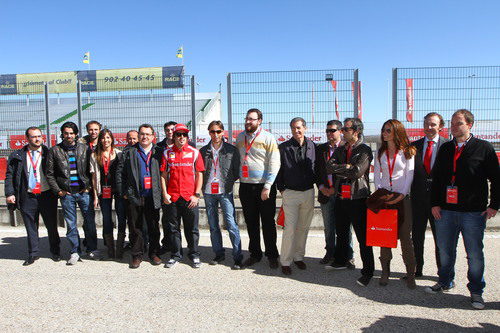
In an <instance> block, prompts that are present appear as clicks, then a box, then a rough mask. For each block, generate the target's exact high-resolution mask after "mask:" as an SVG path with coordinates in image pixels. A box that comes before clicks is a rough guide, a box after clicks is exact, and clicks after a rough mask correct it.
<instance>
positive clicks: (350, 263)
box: [345, 259, 356, 270]
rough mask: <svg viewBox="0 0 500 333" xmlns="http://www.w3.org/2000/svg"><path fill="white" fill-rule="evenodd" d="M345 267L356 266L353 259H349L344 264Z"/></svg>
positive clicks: (351, 267)
mask: <svg viewBox="0 0 500 333" xmlns="http://www.w3.org/2000/svg"><path fill="white" fill-rule="evenodd" d="M345 268H347V269H351V270H352V269H355V268H356V265H354V259H351V260H349V261H348V262H347V264H346V265H345Z"/></svg>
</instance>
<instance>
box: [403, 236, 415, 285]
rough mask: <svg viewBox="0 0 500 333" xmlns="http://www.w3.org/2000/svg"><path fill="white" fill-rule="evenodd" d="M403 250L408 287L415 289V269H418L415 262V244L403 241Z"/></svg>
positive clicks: (408, 240) (407, 240)
mask: <svg viewBox="0 0 500 333" xmlns="http://www.w3.org/2000/svg"><path fill="white" fill-rule="evenodd" d="M401 250H402V252H403V261H404V263H405V266H406V279H405V281H406V286H407V287H408V288H409V289H415V288H416V287H417V284H416V283H415V269H416V267H417V264H416V261H415V253H414V252H413V243H412V242H411V240H410V239H406V238H405V239H401Z"/></svg>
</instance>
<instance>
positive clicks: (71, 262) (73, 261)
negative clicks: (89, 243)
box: [66, 252, 80, 266]
mask: <svg viewBox="0 0 500 333" xmlns="http://www.w3.org/2000/svg"><path fill="white" fill-rule="evenodd" d="M78 261H80V256H79V255H78V253H76V252H75V253H71V257H69V260H68V261H67V262H66V265H68V266H73V265H76V263H77V262H78Z"/></svg>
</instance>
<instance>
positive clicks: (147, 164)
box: [139, 148, 153, 174]
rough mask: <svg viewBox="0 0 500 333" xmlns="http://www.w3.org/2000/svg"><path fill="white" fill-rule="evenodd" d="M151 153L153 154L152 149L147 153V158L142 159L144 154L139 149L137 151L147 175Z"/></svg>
mask: <svg viewBox="0 0 500 333" xmlns="http://www.w3.org/2000/svg"><path fill="white" fill-rule="evenodd" d="M152 153H153V148H151V150H150V151H149V153H148V156H147V158H144V157H143V155H144V156H145V155H146V154H144V152H143V151H142V150H141V149H139V156H141V158H142V160H143V161H144V163H146V173H148V174H149V161H151V156H152V155H153V154H152Z"/></svg>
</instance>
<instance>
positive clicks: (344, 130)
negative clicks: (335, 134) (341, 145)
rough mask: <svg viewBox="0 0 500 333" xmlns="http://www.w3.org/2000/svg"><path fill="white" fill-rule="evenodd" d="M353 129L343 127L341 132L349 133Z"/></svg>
mask: <svg viewBox="0 0 500 333" xmlns="http://www.w3.org/2000/svg"><path fill="white" fill-rule="evenodd" d="M352 129H353V128H352V127H342V128H341V129H340V130H341V131H342V132H348V131H349V130H352Z"/></svg>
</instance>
